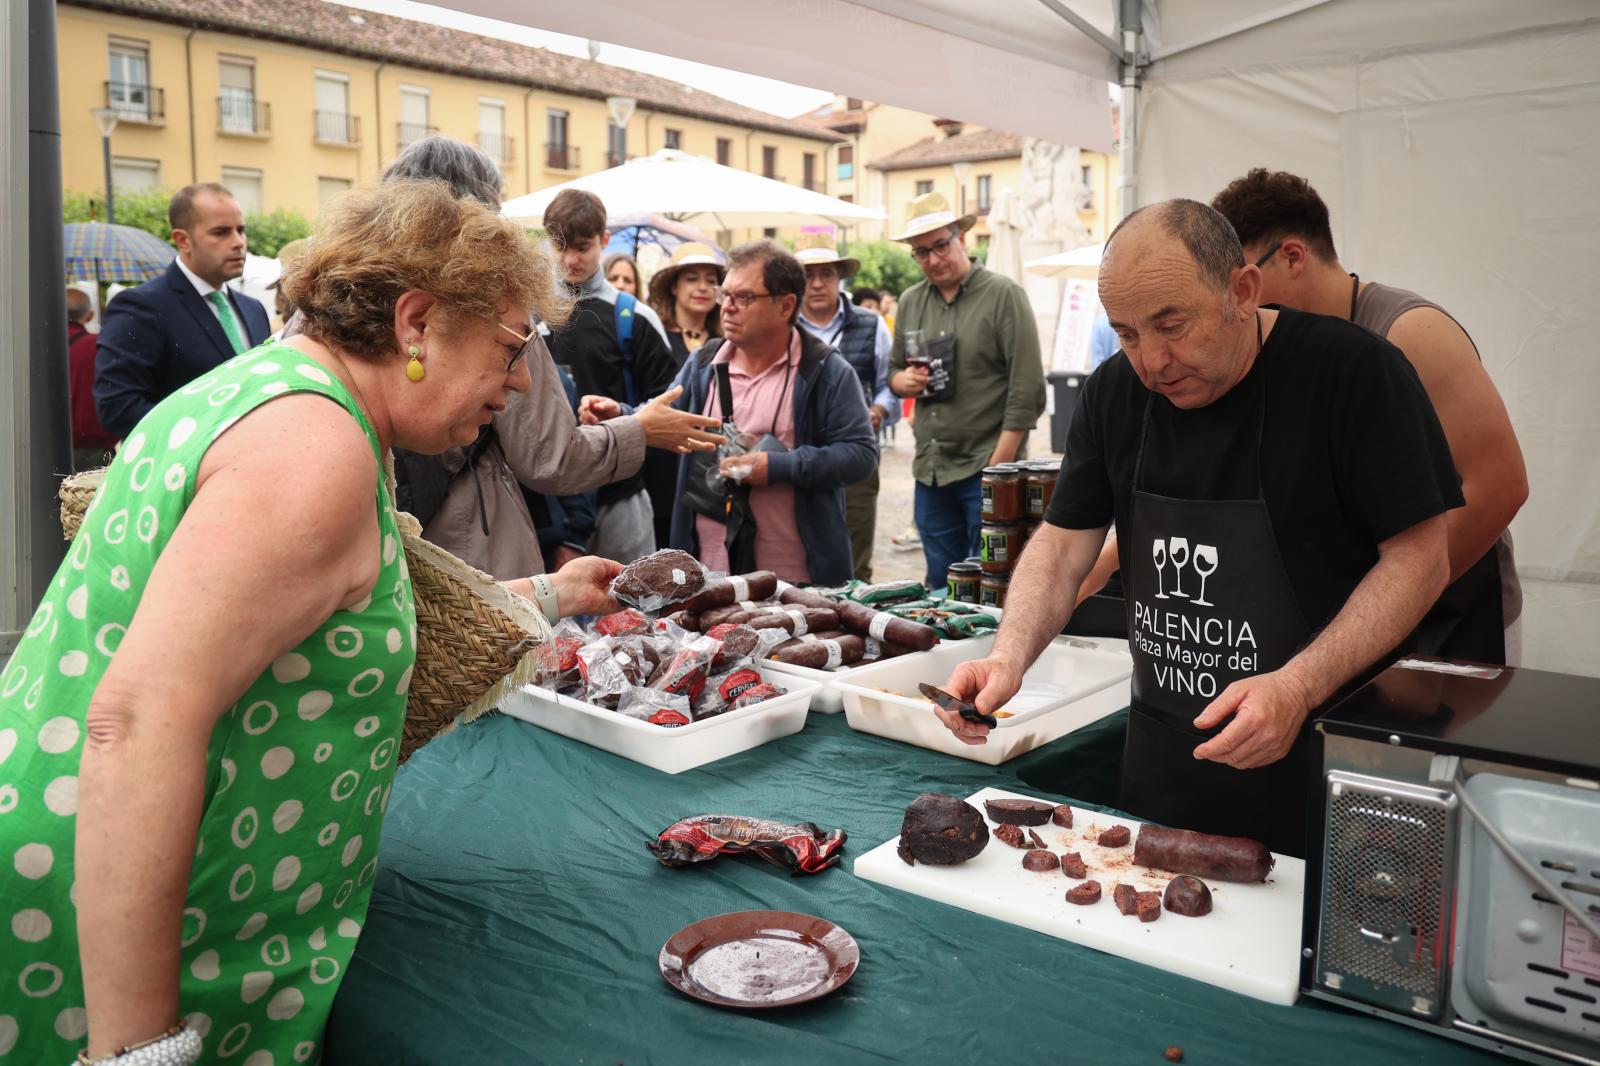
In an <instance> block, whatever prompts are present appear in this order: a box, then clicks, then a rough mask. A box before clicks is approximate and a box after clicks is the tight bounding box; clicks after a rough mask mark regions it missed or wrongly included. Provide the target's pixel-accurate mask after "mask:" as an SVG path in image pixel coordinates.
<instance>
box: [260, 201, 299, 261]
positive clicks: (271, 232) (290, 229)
mask: <svg viewBox="0 0 1600 1066" xmlns="http://www.w3.org/2000/svg"><path fill="white" fill-rule="evenodd" d="M244 225H245V231H244V232H245V241H246V243H247V244H248V245H249V247H250V252H251V254H253V255H264V256H267V257H268V258H276V256H277V254H278V249H279V248H282V247H283V246H284V245H286V244H288V243H289V242H290V241H297V240H299V239H300V238H301V237H309V236H311V222H310V220H309V219H307V218H306V217H305V216H304V215H302V214H300V213H299V212H298V211H290V210H287V209H285V208H282V207H280V208H278V210H276V211H274V212H272V214H270V215H263V214H261V213H259V212H256V213H252V214H251V215H249V216H248V217H247V218H245V220H244Z"/></svg>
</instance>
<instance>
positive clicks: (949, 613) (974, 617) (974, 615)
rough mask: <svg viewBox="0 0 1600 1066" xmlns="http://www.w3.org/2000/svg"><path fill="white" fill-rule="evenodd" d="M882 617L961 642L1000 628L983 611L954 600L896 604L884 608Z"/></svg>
mask: <svg viewBox="0 0 1600 1066" xmlns="http://www.w3.org/2000/svg"><path fill="white" fill-rule="evenodd" d="M884 611H885V613H887V614H892V615H894V616H895V617H896V618H903V619H905V620H906V621H909V622H917V623H919V624H921V625H925V626H929V627H930V628H932V629H933V630H935V631H936V632H937V633H938V634H939V636H941V637H949V638H951V639H953V640H964V639H965V638H967V637H977V636H982V635H984V634H985V633H993V632H994V631H995V630H996V629H999V628H1000V620H999V619H998V618H996V617H995V616H994V615H992V614H989V613H987V612H985V611H984V610H983V608H981V607H978V606H975V605H973V604H969V603H957V602H955V601H954V600H918V601H915V602H912V603H897V604H893V605H891V606H888V607H885V608H884Z"/></svg>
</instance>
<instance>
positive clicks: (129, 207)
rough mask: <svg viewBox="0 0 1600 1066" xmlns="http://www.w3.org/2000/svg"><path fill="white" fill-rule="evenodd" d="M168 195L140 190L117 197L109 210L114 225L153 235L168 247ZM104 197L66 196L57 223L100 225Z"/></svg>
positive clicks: (169, 232) (120, 194) (153, 190)
mask: <svg viewBox="0 0 1600 1066" xmlns="http://www.w3.org/2000/svg"><path fill="white" fill-rule="evenodd" d="M171 200H172V194H171V193H170V192H165V191H163V190H161V189H140V190H138V191H136V192H123V193H118V194H117V198H116V200H115V201H114V202H113V204H112V206H113V207H114V208H115V209H116V212H117V225H119V226H133V227H134V228H136V229H142V230H144V231H145V232H146V233H153V234H155V235H156V236H157V237H158V238H160V239H161V240H164V241H166V242H167V243H168V244H171V243H172V240H171V238H172V227H171V226H169V225H167V204H168V202H170V201H171ZM105 220H106V196H105V193H103V192H96V193H81V192H68V193H63V194H62V196H61V221H63V222H91V221H93V222H104V221H105Z"/></svg>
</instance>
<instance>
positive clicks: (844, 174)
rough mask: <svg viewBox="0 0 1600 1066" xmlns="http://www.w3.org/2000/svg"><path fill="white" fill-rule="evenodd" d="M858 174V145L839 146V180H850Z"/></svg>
mask: <svg viewBox="0 0 1600 1066" xmlns="http://www.w3.org/2000/svg"><path fill="white" fill-rule="evenodd" d="M855 176H856V147H855V145H853V144H841V145H840V146H839V180H840V181H849V180H850V179H851V178H853V177H855Z"/></svg>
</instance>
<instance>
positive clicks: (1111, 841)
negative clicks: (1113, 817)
mask: <svg viewBox="0 0 1600 1066" xmlns="http://www.w3.org/2000/svg"><path fill="white" fill-rule="evenodd" d="M1132 839H1133V834H1132V833H1131V832H1129V831H1128V827H1127V826H1125V825H1114V826H1112V827H1111V828H1110V829H1107V830H1106V831H1105V832H1103V833H1101V834H1100V836H1099V838H1098V839H1096V841H1095V843H1097V844H1099V845H1100V846H1101V847H1102V848H1125V847H1127V846H1128V841H1130V840H1132Z"/></svg>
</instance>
